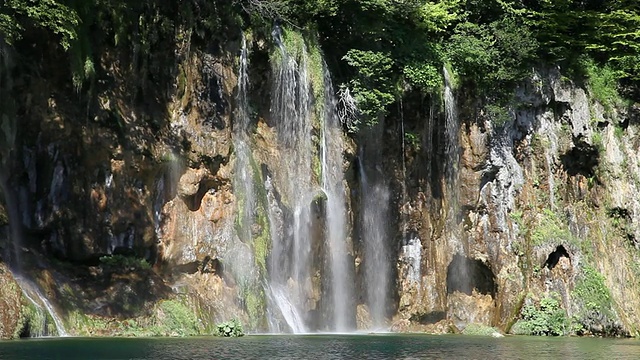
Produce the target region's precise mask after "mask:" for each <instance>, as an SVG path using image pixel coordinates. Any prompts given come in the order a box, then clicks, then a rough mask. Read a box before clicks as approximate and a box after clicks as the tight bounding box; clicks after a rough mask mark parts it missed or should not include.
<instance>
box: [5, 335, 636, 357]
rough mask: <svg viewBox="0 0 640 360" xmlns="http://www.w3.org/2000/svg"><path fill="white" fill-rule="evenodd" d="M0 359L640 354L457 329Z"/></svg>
mask: <svg viewBox="0 0 640 360" xmlns="http://www.w3.org/2000/svg"><path fill="white" fill-rule="evenodd" d="M0 359H2V360H5V359H7V360H9V359H12V360H13V359H15V360H19V359H43V360H47V359H95V360H106V359H110V360H115V359H136V360H142V359H481V360H490V359H536V360H538V359H607V360H612V359H640V341H639V340H632V339H590V338H539V337H505V338H498V339H495V338H488V337H472V336H459V335H446V336H434V335H309V336H284V335H282V336H280V335H278V336H267V335H254V336H246V337H243V338H237V339H224V338H186V339H185V338H182V339H171V338H147V339H126V338H125V339H121V338H106V339H105V338H63V339H31V340H19V341H6V342H0Z"/></svg>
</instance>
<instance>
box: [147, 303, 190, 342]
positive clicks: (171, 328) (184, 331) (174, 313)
mask: <svg viewBox="0 0 640 360" xmlns="http://www.w3.org/2000/svg"><path fill="white" fill-rule="evenodd" d="M158 308H159V311H158V317H157V319H156V320H157V322H156V324H155V325H156V326H157V327H158V328H159V329H161V332H165V333H168V334H171V335H177V336H193V335H198V334H200V333H201V326H200V324H199V322H198V319H197V318H196V315H195V313H194V311H193V309H191V307H189V306H187V305H186V304H185V303H183V302H181V301H179V300H164V301H162V302H161V303H160V304H159V306H158Z"/></svg>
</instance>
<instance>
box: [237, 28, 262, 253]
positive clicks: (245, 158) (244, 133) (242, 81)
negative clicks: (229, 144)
mask: <svg viewBox="0 0 640 360" xmlns="http://www.w3.org/2000/svg"><path fill="white" fill-rule="evenodd" d="M247 67H248V49H247V40H246V39H245V38H244V37H243V39H242V51H241V53H240V67H239V71H238V95H237V101H238V104H237V109H236V117H235V120H236V121H235V122H234V129H233V130H234V146H235V148H236V179H235V184H236V185H235V186H236V189H237V190H238V191H236V194H237V196H238V197H239V198H240V199H241V204H240V205H239V207H238V211H240V227H239V234H238V235H239V236H240V239H242V240H243V241H246V242H250V241H251V237H252V234H251V226H252V224H253V221H254V211H255V207H256V201H255V189H254V185H253V167H252V166H251V149H250V147H249V145H250V144H249V133H248V129H249V121H250V120H249V103H248V99H247V90H248V86H249V76H248V74H247Z"/></svg>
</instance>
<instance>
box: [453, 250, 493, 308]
mask: <svg viewBox="0 0 640 360" xmlns="http://www.w3.org/2000/svg"><path fill="white" fill-rule="evenodd" d="M474 289H475V290H476V291H477V292H479V293H481V294H485V295H486V294H489V295H491V296H492V297H493V298H495V296H496V293H497V292H498V284H496V277H495V275H494V274H493V271H492V270H491V268H490V267H489V266H488V265H487V264H485V263H484V262H482V261H481V260H476V259H470V258H468V257H466V256H462V255H460V254H456V255H454V256H453V260H451V263H449V266H448V267H447V294H452V293H453V292H455V291H459V292H462V293H465V294H467V295H471V294H472V292H473V290H474Z"/></svg>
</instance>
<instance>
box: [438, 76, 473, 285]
mask: <svg viewBox="0 0 640 360" xmlns="http://www.w3.org/2000/svg"><path fill="white" fill-rule="evenodd" d="M443 76H444V84H445V86H444V110H445V144H446V145H445V169H444V170H445V177H444V180H445V181H446V184H445V189H446V202H447V206H446V220H445V221H446V224H445V229H446V231H447V235H446V236H447V240H448V242H449V248H450V249H453V251H454V252H455V253H457V254H459V255H461V256H468V254H467V252H468V249H467V248H468V247H467V246H465V241H464V239H463V238H462V229H461V226H460V186H459V185H460V173H459V169H460V136H459V130H460V119H459V118H458V104H457V102H456V98H455V95H454V92H453V84H452V80H451V76H450V74H449V71H448V70H447V68H446V67H444V68H443ZM452 264H455V268H454V269H452V270H453V273H452V274H453V276H452V278H451V279H449V280H450V281H452V282H454V283H456V284H457V287H458V288H461V289H468V288H469V287H470V282H471V280H470V279H469V269H468V268H467V262H466V261H458V262H455V263H452Z"/></svg>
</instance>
